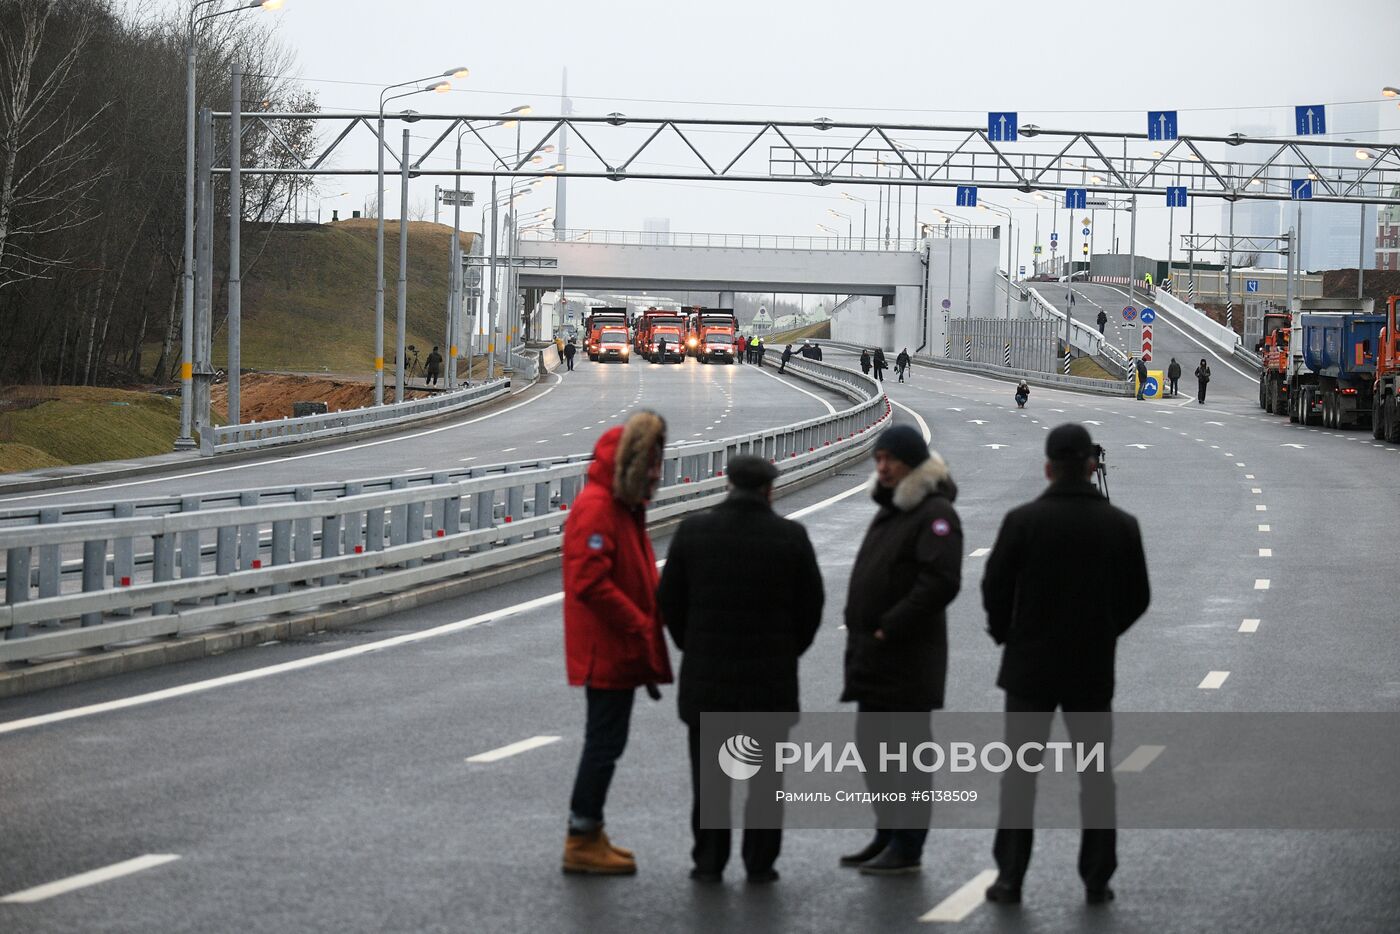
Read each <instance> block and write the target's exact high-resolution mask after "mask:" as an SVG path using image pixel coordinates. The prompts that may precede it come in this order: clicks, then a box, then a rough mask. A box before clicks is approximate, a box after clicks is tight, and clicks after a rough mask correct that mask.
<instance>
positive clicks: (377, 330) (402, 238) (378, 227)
mask: <svg viewBox="0 0 1400 934" xmlns="http://www.w3.org/2000/svg"><path fill="white" fill-rule="evenodd" d="M467 74H468V71H467V69H466V67H464V66H462V65H458V66H457V67H455V68H449V69H447V70H446V71H444V72H441V73H439V74H436V75H428V76H427V77H426V78H414V79H413V80H412V81H400V82H399V83H398V84H391V85H388V86H387V87H385V88H383V89H382V90H381V91H380V92H379V122H378V124H377V127H378V134H377V138H378V141H379V145H378V146H376V147H375V148H376V149H377V150H378V155H379V167H378V172H377V173H376V178H377V179H378V185H376V189H377V191H376V194H377V205H378V207H377V209H376V211H375V242H374V259H375V272H374V404H375V405H383V404H384V149H385V147H386V146H387V145H388V144H387V142H386V141H385V139H384V107H385V105H386V104H388V103H389V102H390V101H394V100H398V99H399V98H401V97H411V96H412V95H414V94H422V93H424V92H425V91H434V92H437V93H443V92H445V91H448V90H451V88H452V82H450V81H448V80H446V79H448V78H454V77H463V78H464V77H466V76H467ZM425 81H432V82H433V84H431V85H429V86H428V87H426V88H420V87H414V88H413V89H412V90H409V91H404V92H403V93H401V94H394V95H392V96H389V97H385V95H386V94H388V93H389V92H390V91H394V90H397V89H399V88H406V87H409V85H419V84H422V83H423V82H425ZM399 171H400V172H401V173H402V174H403V187H404V188H405V189H407V185H408V164H407V162H406V161H405V163H404V164H403V165H401V166H399ZM399 227H400V231H399V245H400V250H399V252H400V253H403V251H404V249H405V248H406V246H407V242H408V241H407V232H408V228H407V218H405V217H400V218H399ZM403 277H404V270H403V268H402V258H401V259H400V269H399V278H400V280H401V281H404V280H403ZM406 289H407V283H406V281H405V282H404V285H403V286H402V287H401V288H400V291H401V292H403V293H404V297H405V299H406V297H407V291H406ZM402 318H403V314H402V313H401V314H400V319H402ZM405 330H406V324H405V323H400V325H399V329H398V340H399V347H398V353H397V364H398V366H397V373H396V377H395V378H396V379H397V382H396V383H395V384H394V399H395V401H398V402H402V401H403V398H404V387H403V354H404V340H405V336H404V331H405Z"/></svg>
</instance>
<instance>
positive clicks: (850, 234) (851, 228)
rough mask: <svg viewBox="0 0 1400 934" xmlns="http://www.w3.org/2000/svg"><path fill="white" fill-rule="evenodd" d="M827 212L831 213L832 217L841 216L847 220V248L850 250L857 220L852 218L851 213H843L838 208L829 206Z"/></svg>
mask: <svg viewBox="0 0 1400 934" xmlns="http://www.w3.org/2000/svg"><path fill="white" fill-rule="evenodd" d="M826 213H828V214H830V215H831V216H832V217H840V218H844V219H845V221H846V249H848V250H849V249H850V248H851V240H852V239H853V237H854V235H855V221H854V220H853V219H852V218H851V215H849V214H842V213H841V212H840V211H838V210H836V209H835V208H827V209H826Z"/></svg>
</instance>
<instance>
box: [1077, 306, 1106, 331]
mask: <svg viewBox="0 0 1400 934" xmlns="http://www.w3.org/2000/svg"><path fill="white" fill-rule="evenodd" d="M1070 304H1071V305H1072V304H1074V303H1073V302H1070ZM1096 320H1097V321H1098V324H1099V333H1100V334H1102V333H1103V329H1104V327H1105V326H1106V325H1107V324H1108V312H1106V311H1104V310H1103V309H1102V308H1100V309H1099V316H1098V318H1097V319H1096Z"/></svg>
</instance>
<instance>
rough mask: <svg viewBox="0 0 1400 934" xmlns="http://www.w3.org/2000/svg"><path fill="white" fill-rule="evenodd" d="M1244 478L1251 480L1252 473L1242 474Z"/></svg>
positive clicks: (1252, 477)
mask: <svg viewBox="0 0 1400 934" xmlns="http://www.w3.org/2000/svg"><path fill="white" fill-rule="evenodd" d="M1241 466H1243V465H1241ZM1244 478H1245V479H1246V480H1253V479H1254V474H1252V473H1247V474H1245V475H1244Z"/></svg>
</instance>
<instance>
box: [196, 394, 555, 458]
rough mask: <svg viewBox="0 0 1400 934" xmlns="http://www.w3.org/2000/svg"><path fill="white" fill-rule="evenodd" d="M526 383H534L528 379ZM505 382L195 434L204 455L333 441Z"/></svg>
mask: <svg viewBox="0 0 1400 934" xmlns="http://www.w3.org/2000/svg"><path fill="white" fill-rule="evenodd" d="M528 378H529V379H534V377H533V376H529V377H528ZM509 389H510V381H509V380H502V379H494V380H490V381H487V382H483V383H478V384H477V385H475V386H469V387H467V388H465V389H456V390H453V391H452V392H444V393H436V394H434V395H432V396H429V397H427V398H426V399H409V400H407V401H404V402H393V403H389V404H387V405H370V406H365V407H364V408H359V409H346V410H344V411H340V412H326V413H324V414H321V415H304V416H302V417H301V418H279V419H276V420H275V421H266V422H247V423H245V424H242V425H219V426H216V427H212V428H205V429H203V430H202V431H201V432H200V439H199V441H200V453H201V454H204V455H206V456H208V455H212V454H224V453H227V452H229V451H249V450H256V449H259V448H270V447H275V446H277V445H281V444H294V443H296V442H298V441H310V440H313V439H320V438H337V437H341V436H343V435H348V434H353V433H355V432H357V431H364V430H366V429H369V428H383V427H389V426H394V425H402V424H404V423H406V422H411V421H413V420H414V419H418V418H422V417H423V416H425V415H446V414H448V413H451V412H455V411H458V410H459V409H465V408H470V407H471V406H474V405H481V404H482V403H484V402H490V401H491V400H492V399H496V398H498V397H500V396H503V395H505V393H506V392H507V391H509Z"/></svg>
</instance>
